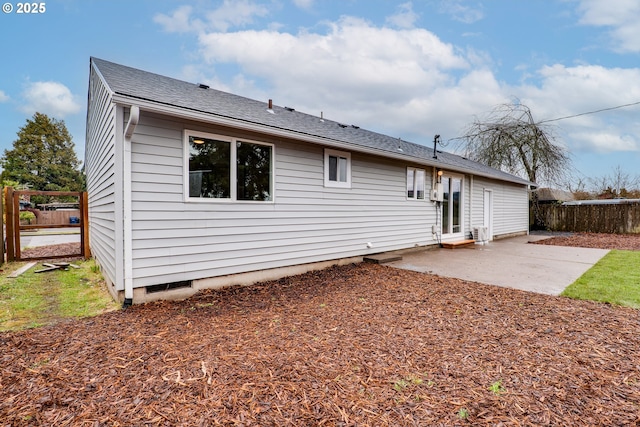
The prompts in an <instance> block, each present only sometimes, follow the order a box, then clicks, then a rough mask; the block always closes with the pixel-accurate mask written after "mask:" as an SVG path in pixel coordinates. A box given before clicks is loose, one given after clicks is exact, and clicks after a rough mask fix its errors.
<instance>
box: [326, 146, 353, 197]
mask: <svg viewBox="0 0 640 427" xmlns="http://www.w3.org/2000/svg"><path fill="white" fill-rule="evenodd" d="M324 186H325V187H339V188H351V153H348V152H346V151H337V150H330V149H328V148H327V149H325V150H324Z"/></svg>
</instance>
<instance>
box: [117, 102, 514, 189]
mask: <svg viewBox="0 0 640 427" xmlns="http://www.w3.org/2000/svg"><path fill="white" fill-rule="evenodd" d="M113 102H115V103H117V104H122V105H124V106H130V105H137V106H139V107H140V109H141V110H144V111H148V112H152V113H159V114H164V115H169V116H174V117H180V118H183V119H187V120H195V121H199V122H205V123H209V124H215V125H221V126H228V127H232V128H237V129H246V130H250V131H254V132H259V133H262V134H266V135H270V136H276V137H282V138H290V139H295V140H298V141H303V142H309V143H311V144H318V145H322V146H325V147H329V148H336V149H340V150H346V151H355V152H359V153H365V154H371V155H375V156H381V157H386V158H391V159H395V160H402V161H405V162H411V163H415V164H419V165H424V166H427V167H437V168H440V169H445V170H450V171H452V172H460V173H465V174H469V175H476V176H482V177H485V178H490V179H495V180H498V181H506V182H512V183H515V184H521V185H526V184H525V183H524V182H521V181H515V180H513V181H509V180H503V179H500V178H497V177H495V176H491V175H489V174H482V173H478V172H477V171H473V170H470V169H465V168H456V167H451V166H449V165H447V164H443V163H440V162H437V161H429V160H427V159H423V158H420V157H413V156H409V155H407V154H401V153H393V152H391V151H386V150H379V149H376V148H369V147H363V146H361V145H356V144H352V143H350V142H344V141H339V140H335V139H331V138H323V137H320V136H315V135H309V134H305V133H301V132H295V131H290V130H286V129H279V128H275V127H271V126H265V125H261V124H258V123H251V122H248V121H244V120H238V119H233V118H230V117H222V116H218V115H216V114H211V113H206V112H202V111H197V110H190V109H187V108H181V107H176V106H173V105H166V104H160V103H157V102H153V101H148V100H144V99H139V98H134V97H129V96H126V95H120V94H114V95H113ZM265 111H266V110H265Z"/></svg>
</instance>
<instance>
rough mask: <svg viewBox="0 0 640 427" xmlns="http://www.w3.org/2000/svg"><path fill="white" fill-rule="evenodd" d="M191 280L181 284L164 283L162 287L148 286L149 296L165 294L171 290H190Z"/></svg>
mask: <svg viewBox="0 0 640 427" xmlns="http://www.w3.org/2000/svg"><path fill="white" fill-rule="evenodd" d="M191 286H192V285H191V280H183V281H181V282H171V283H162V284H160V285H151V286H146V287H145V289H146V290H147V293H148V294H154V293H156V292H165V291H170V290H171V289H182V288H190V287H191Z"/></svg>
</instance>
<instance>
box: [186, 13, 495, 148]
mask: <svg viewBox="0 0 640 427" xmlns="http://www.w3.org/2000/svg"><path fill="white" fill-rule="evenodd" d="M199 41H200V45H201V53H202V57H203V58H204V60H205V61H206V62H207V64H208V66H209V67H210V66H211V65H216V64H221V65H222V64H229V63H230V64H236V65H238V66H239V67H240V69H241V70H242V76H236V81H235V82H234V83H233V84H232V89H233V91H234V92H236V93H241V94H243V95H246V96H250V97H254V98H258V99H263V98H264V99H268V98H274V101H275V102H276V104H277V105H288V106H292V107H295V108H296V109H298V110H300V111H304V112H308V113H313V114H319V112H320V111H324V112H325V115H326V117H328V118H333V119H335V120H344V121H347V122H351V123H354V124H360V125H361V126H365V124H369V127H373V128H375V129H376V130H378V131H384V130H388V131H389V132H392V134H397V135H398V136H400V135H402V136H404V137H409V136H411V135H407V129H415V133H414V134H413V136H414V137H415V136H416V135H422V134H423V133H424V134H428V135H431V136H429V138H431V137H432V133H433V132H434V131H433V128H432V127H430V126H428V125H426V124H425V123H429V122H430V117H429V114H431V113H433V114H436V113H437V115H438V117H442V116H443V114H442V111H441V110H440V108H439V106H438V103H439V102H441V101H443V100H444V98H447V97H448V95H447V94H446V93H445V94H443V95H442V96H443V97H444V98H443V99H439V98H435V97H432V95H433V94H434V93H435V92H436V91H440V92H442V91H443V88H448V89H450V90H453V91H458V96H462V95H463V94H460V92H459V88H457V87H456V85H457V83H456V80H457V77H455V74H456V73H464V72H468V70H469V69H470V66H471V64H470V62H469V61H468V59H467V58H465V56H464V55H463V54H462V53H461V52H459V51H457V50H456V49H455V48H454V47H453V46H452V45H450V44H447V43H444V42H442V41H441V40H440V39H439V38H438V37H436V36H435V35H434V34H433V33H431V32H429V31H427V30H424V29H403V30H394V29H391V28H379V27H375V26H373V25H372V24H370V23H368V22H366V21H364V20H362V19H357V18H352V17H343V18H341V19H340V20H339V21H338V22H334V23H328V24H327V31H326V32H325V33H312V32H309V31H302V32H300V33H298V34H288V33H280V32H276V31H240V32H233V33H221V32H211V33H207V34H202V35H200V37H199ZM475 58H476V56H475V55H474V60H475ZM472 74H473V73H472ZM254 78H257V79H260V81H261V82H264V83H265V84H263V85H262V86H263V89H257V88H256V87H255V86H252V84H253V80H252V79H254ZM463 80H464V79H463ZM227 82H229V79H227ZM265 85H266V86H267V88H264V86H265ZM267 91H268V93H267ZM470 93H471V91H470ZM487 95H488V96H483V97H481V98H480V99H482V100H483V101H481V102H486V100H488V99H494V96H493V94H487ZM473 96H475V94H474V95H473ZM425 100H426V101H425ZM468 103H469V104H470V105H476V104H477V103H476V102H475V101H473V100H470V101H469V102H468ZM455 111H460V107H459V106H458V107H455ZM409 122H411V126H408V123H409ZM374 123H375V126H371V125H372V124H374ZM416 123H421V124H420V125H419V126H416ZM434 123H435V121H434ZM439 126H442V124H441V123H440V125H439ZM453 131H454V130H453V129H451V132H453Z"/></svg>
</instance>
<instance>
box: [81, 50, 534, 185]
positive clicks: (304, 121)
mask: <svg viewBox="0 0 640 427" xmlns="http://www.w3.org/2000/svg"><path fill="white" fill-rule="evenodd" d="M91 61H92V63H93V64H94V66H95V67H96V68H97V70H98V71H99V73H100V74H101V75H102V77H103V78H104V80H105V81H106V83H107V85H108V86H109V88H110V89H111V91H113V92H114V93H116V94H118V95H121V96H124V97H128V98H132V99H140V100H145V101H150V102H153V103H158V104H162V105H165V106H171V107H176V108H180V109H185V110H191V111H196V112H200V113H206V114H211V115H213V116H218V117H223V118H228V119H233V120H239V121H244V122H247V123H252V124H254V125H260V126H264V127H265V128H274V129H279V130H284V131H288V132H291V133H293V134H301V135H308V136H313V137H317V138H323V139H327V140H332V141H336V142H340V143H344V144H347V145H349V146H352V147H353V150H357V149H358V147H362V148H366V149H374V150H376V151H378V152H379V153H380V155H384V154H385V153H393V154H394V157H398V155H401V156H402V157H406V158H407V160H408V161H413V162H417V163H422V164H427V165H432V166H436V167H440V168H443V169H450V170H454V171H460V172H466V173H472V174H475V175H480V176H484V177H488V178H493V179H498V180H503V181H509V182H514V183H518V184H525V185H526V184H533V183H531V182H529V181H527V180H525V179H522V178H520V177H517V176H514V175H511V174H508V173H506V172H502V171H499V170H496V169H493V168H490V167H488V166H485V165H482V164H480V163H477V162H474V161H472V160H469V159H466V158H464V157H461V156H458V155H455V154H452V153H447V152H443V151H438V154H437V156H438V158H437V159H434V158H433V148H432V147H427V146H424V145H420V144H415V143H412V142H408V141H404V140H401V139H399V138H394V137H391V136H388V135H383V134H380V133H377V132H372V131H369V130H366V129H362V128H359V127H354V126H351V125H345V124H342V123H339V122H336V121H333V120H328V119H321V118H320V117H318V116H313V115H310V114H305V113H301V112H298V111H295V110H293V111H290V110H289V109H286V108H283V107H278V106H275V105H274V106H273V113H270V112H269V111H268V107H267V103H266V102H262V101H256V100H253V99H249V98H245V97H242V96H238V95H234V94H231V93H227V92H223V91H219V90H215V89H203V88H201V87H200V86H199V85H198V84H194V83H189V82H185V81H181V80H177V79H173V78H171V77H166V76H161V75H159V74H154V73H150V72H147V71H142V70H139V69H136V68H131V67H127V66H124V65H119V64H115V63H113V62H109V61H105V60H102V59H98V58H91Z"/></svg>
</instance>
